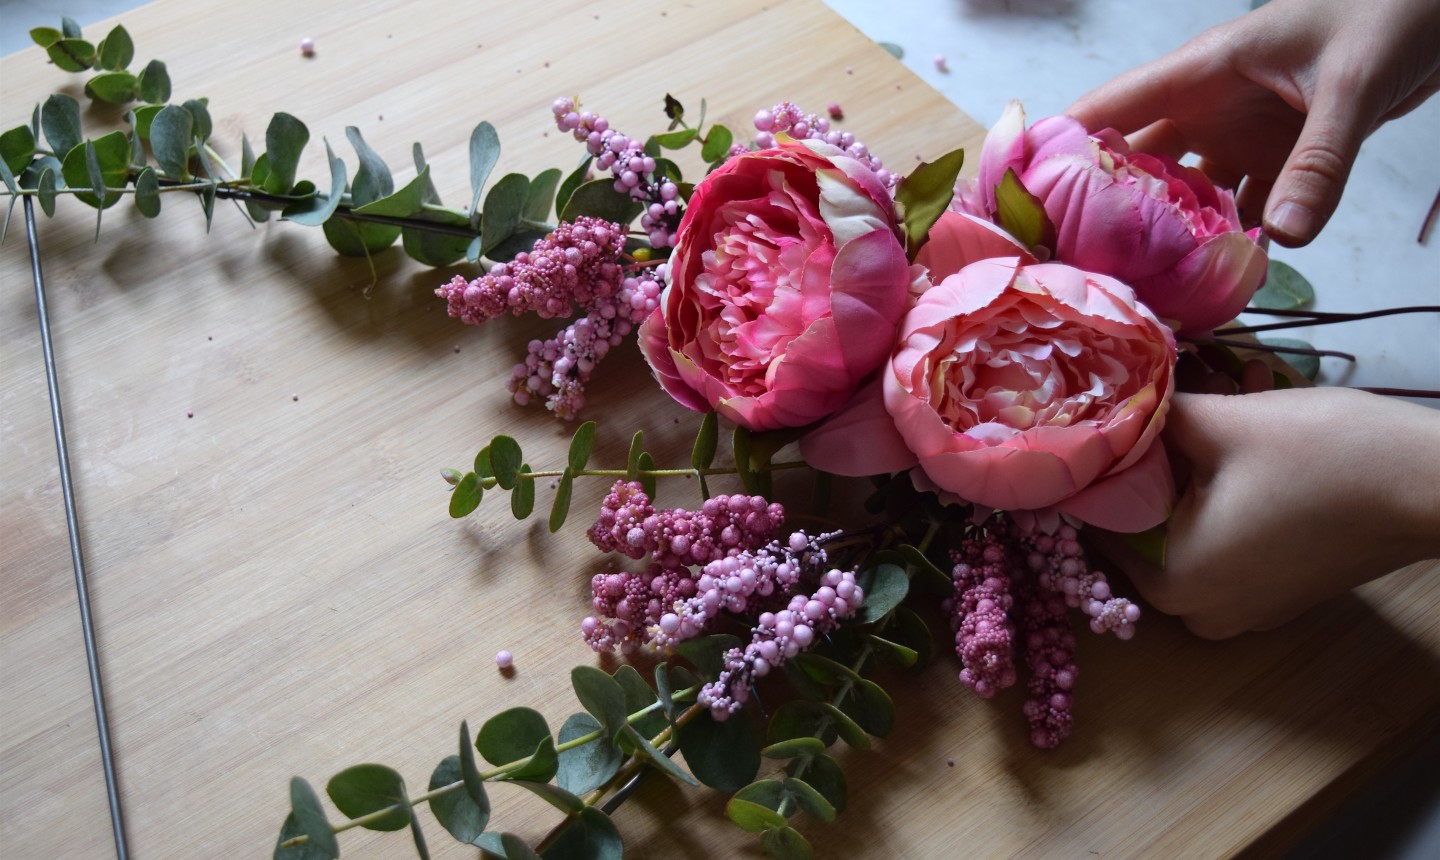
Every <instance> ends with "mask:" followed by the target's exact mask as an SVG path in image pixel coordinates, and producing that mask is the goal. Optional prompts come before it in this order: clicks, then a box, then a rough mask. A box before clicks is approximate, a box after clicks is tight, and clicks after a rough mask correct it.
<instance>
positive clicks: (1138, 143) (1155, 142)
mask: <svg viewBox="0 0 1440 860" xmlns="http://www.w3.org/2000/svg"><path fill="white" fill-rule="evenodd" d="M1126 142H1127V143H1129V144H1130V148H1131V149H1133V150H1136V151H1137V152H1152V153H1155V154H1157V155H1163V156H1166V157H1167V158H1173V159H1175V160H1176V161H1179V160H1180V159H1181V158H1183V157H1184V156H1185V153H1187V152H1189V147H1188V145H1187V144H1186V142H1185V135H1183V134H1181V133H1180V129H1179V127H1178V126H1176V125H1175V123H1173V122H1171V121H1170V120H1168V119H1162V120H1160V121H1159V122H1154V123H1151V124H1150V125H1147V126H1145V127H1144V128H1142V129H1140V130H1139V131H1137V132H1135V133H1134V134H1132V135H1130V136H1129V137H1128V138H1127V139H1126Z"/></svg>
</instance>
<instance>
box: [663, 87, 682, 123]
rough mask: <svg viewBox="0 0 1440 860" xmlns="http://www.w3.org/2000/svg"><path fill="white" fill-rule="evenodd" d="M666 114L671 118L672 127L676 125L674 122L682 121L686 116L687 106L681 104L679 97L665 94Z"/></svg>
mask: <svg viewBox="0 0 1440 860" xmlns="http://www.w3.org/2000/svg"><path fill="white" fill-rule="evenodd" d="M665 116H667V117H669V118H670V122H671V126H670V127H671V128H674V127H675V126H674V123H677V122H680V121H681V120H682V119H684V118H685V106H684V105H682V104H680V100H679V99H677V98H675V97H674V96H672V95H670V94H669V93H666V94H665Z"/></svg>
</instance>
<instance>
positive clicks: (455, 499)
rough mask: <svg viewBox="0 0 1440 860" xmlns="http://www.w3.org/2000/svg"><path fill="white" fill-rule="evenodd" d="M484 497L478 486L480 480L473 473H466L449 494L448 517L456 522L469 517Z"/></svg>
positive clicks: (483, 492) (482, 490) (483, 491)
mask: <svg viewBox="0 0 1440 860" xmlns="http://www.w3.org/2000/svg"><path fill="white" fill-rule="evenodd" d="M484 495H485V490H484V489H483V488H482V487H481V486H480V478H479V477H478V476H477V475H476V474H475V473H474V472H466V473H465V475H464V476H463V477H461V478H460V483H458V484H456V485H455V489H454V491H452V492H451V493H450V516H452V517H454V518H455V519H457V520H458V519H460V518H461V517H468V516H470V514H472V513H474V512H475V509H476V508H478V507H480V499H481V498H482V497H483V496H484Z"/></svg>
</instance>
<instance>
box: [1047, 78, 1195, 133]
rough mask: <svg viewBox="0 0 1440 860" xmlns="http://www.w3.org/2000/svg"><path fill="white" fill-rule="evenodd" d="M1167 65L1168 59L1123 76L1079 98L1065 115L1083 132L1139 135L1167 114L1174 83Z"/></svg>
mask: <svg viewBox="0 0 1440 860" xmlns="http://www.w3.org/2000/svg"><path fill="white" fill-rule="evenodd" d="M1169 65H1170V60H1169V58H1164V59H1160V60H1157V61H1155V62H1153V63H1150V64H1149V65H1145V66H1141V67H1140V68H1138V69H1135V70H1134V71H1131V72H1127V73H1125V74H1123V75H1121V76H1120V77H1118V78H1115V79H1114V80H1112V81H1110V82H1109V83H1107V84H1105V85H1103V86H1101V87H1100V88H1099V89H1095V90H1091V91H1090V92H1089V93H1086V94H1085V95H1083V96H1081V97H1080V99H1079V100H1078V101H1076V102H1075V103H1074V104H1072V105H1071V106H1070V107H1069V108H1068V109H1066V111H1065V113H1067V114H1069V115H1070V116H1072V117H1074V118H1075V119H1077V120H1079V121H1080V124H1081V125H1083V126H1085V130H1086V131H1092V132H1095V131H1100V130H1102V129H1106V128H1113V129H1115V130H1116V131H1118V132H1120V133H1121V134H1127V135H1128V134H1131V133H1133V132H1136V131H1139V130H1140V129H1142V128H1145V127H1146V126H1148V125H1150V124H1151V123H1153V122H1155V121H1157V120H1159V119H1161V118H1162V117H1164V116H1165V114H1166V113H1167V112H1168V109H1169V107H1170V97H1171V95H1172V89H1173V88H1172V81H1174V80H1177V78H1175V77H1174V76H1173V75H1172V74H1171V72H1170V71H1169V69H1168V66H1169ZM1178 80H1184V78H1183V77H1182V78H1178ZM1137 148H1138V147H1137Z"/></svg>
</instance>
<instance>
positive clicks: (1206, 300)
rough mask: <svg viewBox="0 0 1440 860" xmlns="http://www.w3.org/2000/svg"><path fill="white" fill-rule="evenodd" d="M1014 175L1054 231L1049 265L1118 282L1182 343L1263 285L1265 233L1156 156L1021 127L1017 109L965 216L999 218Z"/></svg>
mask: <svg viewBox="0 0 1440 860" xmlns="http://www.w3.org/2000/svg"><path fill="white" fill-rule="evenodd" d="M1009 170H1014V171H1015V173H1016V175H1017V177H1018V178H1019V179H1020V182H1021V184H1022V185H1024V186H1025V189H1026V190H1027V191H1029V192H1030V193H1031V194H1032V195H1034V196H1035V197H1037V198H1039V200H1040V201H1041V203H1042V204H1043V205H1044V207H1045V213H1046V215H1047V216H1049V219H1050V221H1051V223H1052V224H1053V225H1054V227H1055V247H1054V249H1053V250H1054V259H1055V260H1057V261H1059V262H1062V263H1068V264H1069V265H1072V266H1076V267H1078V268H1080V269H1084V270H1085V271H1087V272H1099V273H1102V274H1106V275H1110V276H1111V277H1113V278H1118V279H1120V280H1121V281H1123V282H1125V283H1126V284H1129V285H1130V286H1131V287H1132V288H1133V289H1134V290H1135V293H1136V294H1137V295H1138V296H1139V297H1140V301H1142V302H1144V303H1145V304H1146V305H1147V306H1148V307H1149V308H1150V309H1151V310H1152V311H1154V312H1155V313H1156V315H1158V316H1159V317H1161V318H1162V319H1164V320H1166V321H1167V322H1171V323H1172V325H1174V327H1175V328H1176V329H1177V330H1178V331H1180V332H1181V333H1182V334H1202V333H1206V332H1209V331H1210V330H1211V329H1214V328H1215V327H1216V326H1219V325H1222V324H1224V323H1227V322H1229V321H1230V320H1232V319H1234V318H1235V317H1236V315H1238V314H1239V313H1240V311H1241V310H1242V309H1244V307H1245V303H1246V302H1248V301H1249V300H1250V297H1251V296H1252V295H1254V294H1255V291H1256V290H1257V289H1259V287H1260V285H1261V284H1262V283H1264V280H1265V272H1266V267H1267V259H1266V255H1265V251H1264V249H1263V248H1262V247H1261V245H1260V244H1259V243H1260V242H1261V241H1262V239H1261V235H1260V230H1259V228H1256V229H1254V230H1251V231H1249V232H1244V231H1243V230H1242V228H1241V226H1240V218H1239V215H1238V213H1237V211H1236V209H1235V198H1234V195H1232V194H1231V193H1230V192H1229V191H1227V190H1225V189H1223V188H1217V187H1215V185H1214V184H1213V183H1211V182H1210V180H1209V179H1208V178H1206V176H1205V174H1203V173H1201V172H1200V171H1199V170H1197V169H1195V168H1192V167H1185V166H1183V165H1181V164H1180V163H1179V162H1177V161H1175V160H1173V159H1171V158H1167V157H1164V156H1160V155H1151V154H1148V153H1141V152H1131V151H1130V148H1129V146H1128V145H1127V144H1126V143H1125V140H1124V138H1122V137H1121V136H1120V135H1118V134H1116V133H1114V132H1113V131H1110V130H1108V129H1107V130H1106V131H1104V132H1101V133H1099V134H1097V135H1094V136H1091V135H1089V134H1086V132H1085V129H1084V128H1083V127H1082V126H1081V125H1080V123H1078V122H1076V121H1075V120H1074V119H1071V118H1070V117H1068V116H1054V117H1050V118H1048V119H1042V120H1040V121H1039V122H1037V123H1035V125H1034V126H1032V127H1030V128H1029V129H1026V128H1025V112H1024V110H1023V109H1022V108H1021V107H1020V104H1019V103H1018V102H1011V103H1010V105H1009V107H1007V108H1006V110H1005V114H1004V116H1002V117H1001V118H1000V121H999V122H998V123H996V125H995V127H994V128H992V129H991V130H990V133H989V134H988V135H986V137H985V145H984V147H983V148H982V149H981V152H980V169H979V176H978V178H977V179H976V181H975V184H974V185H973V186H970V187H965V188H962V189H961V193H960V194H959V196H958V198H957V202H956V203H955V204H954V206H955V208H956V209H957V210H958V211H962V212H968V213H971V214H976V215H982V216H989V217H995V216H996V214H997V212H998V206H997V204H996V193H995V192H996V188H997V187H998V186H999V184H1000V182H1001V180H1002V179H1003V178H1004V176H1005V173H1006V172H1007V171H1009Z"/></svg>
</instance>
